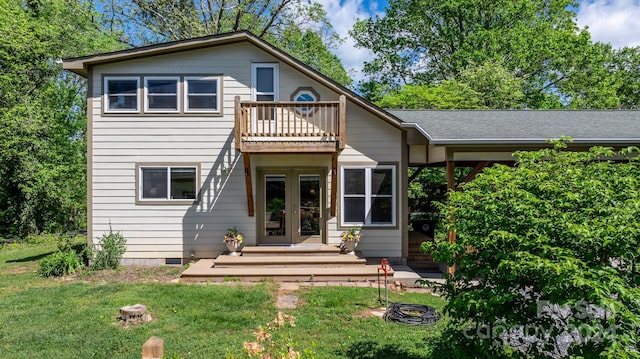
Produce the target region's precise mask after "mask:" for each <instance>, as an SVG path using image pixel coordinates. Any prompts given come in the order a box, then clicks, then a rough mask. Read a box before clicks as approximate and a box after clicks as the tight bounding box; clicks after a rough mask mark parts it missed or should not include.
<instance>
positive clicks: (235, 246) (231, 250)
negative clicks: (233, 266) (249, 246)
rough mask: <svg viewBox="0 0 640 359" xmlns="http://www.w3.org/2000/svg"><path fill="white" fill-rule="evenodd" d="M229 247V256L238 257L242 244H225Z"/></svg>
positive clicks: (229, 242)
mask: <svg viewBox="0 0 640 359" xmlns="http://www.w3.org/2000/svg"><path fill="white" fill-rule="evenodd" d="M224 244H226V245H227V249H228V250H229V254H230V255H232V256H237V255H238V251H239V249H240V244H239V243H238V242H237V241H228V242H224Z"/></svg>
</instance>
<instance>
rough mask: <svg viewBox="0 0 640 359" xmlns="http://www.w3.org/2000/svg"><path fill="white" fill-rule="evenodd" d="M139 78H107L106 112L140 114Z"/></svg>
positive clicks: (105, 85)
mask: <svg viewBox="0 0 640 359" xmlns="http://www.w3.org/2000/svg"><path fill="white" fill-rule="evenodd" d="M139 87H140V79H139V78H138V77H105V78H104V103H105V106H104V107H105V108H104V110H105V112H124V113H127V112H128V113H131V112H139V111H140V107H139V104H140V101H139V100H138V94H139V93H138V88H139Z"/></svg>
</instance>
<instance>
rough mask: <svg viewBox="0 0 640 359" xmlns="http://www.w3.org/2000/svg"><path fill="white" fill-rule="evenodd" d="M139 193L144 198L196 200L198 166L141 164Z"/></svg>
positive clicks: (140, 197) (139, 196)
mask: <svg viewBox="0 0 640 359" xmlns="http://www.w3.org/2000/svg"><path fill="white" fill-rule="evenodd" d="M138 170H139V171H140V172H139V181H140V183H139V187H138V188H139V192H140V193H139V194H138V198H139V199H140V200H142V201H144V200H156V201H157V200H167V201H171V200H196V199H197V195H198V167H197V166H181V165H176V166H151V165H150V166H139V169H138Z"/></svg>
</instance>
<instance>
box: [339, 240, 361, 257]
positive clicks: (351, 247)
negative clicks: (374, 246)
mask: <svg viewBox="0 0 640 359" xmlns="http://www.w3.org/2000/svg"><path fill="white" fill-rule="evenodd" d="M357 246H358V243H357V242H352V241H342V247H343V248H344V251H345V252H346V253H347V254H355V252H354V251H355V250H356V247H357Z"/></svg>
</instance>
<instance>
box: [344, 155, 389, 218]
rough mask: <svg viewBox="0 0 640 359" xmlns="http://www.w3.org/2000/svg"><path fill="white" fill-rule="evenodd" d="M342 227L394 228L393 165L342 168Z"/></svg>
mask: <svg viewBox="0 0 640 359" xmlns="http://www.w3.org/2000/svg"><path fill="white" fill-rule="evenodd" d="M341 192H342V196H341V198H342V206H341V207H342V211H341V212H342V225H344V226H350V225H361V226H362V225H365V226H394V225H395V218H396V166H393V165H380V166H375V167H362V166H353V167H351V166H348V167H342V186H341Z"/></svg>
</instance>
